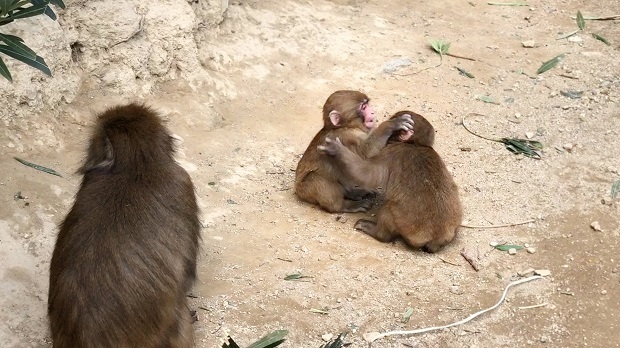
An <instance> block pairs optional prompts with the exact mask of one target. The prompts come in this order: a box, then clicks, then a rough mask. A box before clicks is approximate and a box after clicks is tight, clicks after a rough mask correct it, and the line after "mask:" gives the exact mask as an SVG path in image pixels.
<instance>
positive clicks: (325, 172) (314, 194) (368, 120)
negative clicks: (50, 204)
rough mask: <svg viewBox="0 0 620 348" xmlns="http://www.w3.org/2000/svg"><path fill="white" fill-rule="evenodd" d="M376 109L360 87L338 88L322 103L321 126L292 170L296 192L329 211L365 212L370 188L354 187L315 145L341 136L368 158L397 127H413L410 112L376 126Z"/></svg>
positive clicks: (401, 128) (380, 147)
mask: <svg viewBox="0 0 620 348" xmlns="http://www.w3.org/2000/svg"><path fill="white" fill-rule="evenodd" d="M375 125H376V119H375V112H374V110H373V109H372V107H371V105H370V99H369V98H368V96H367V95H366V94H364V93H362V92H359V91H352V90H339V91H336V92H334V93H332V94H331V95H330V96H329V97H328V98H327V100H326V101H325V104H324V105H323V128H322V129H321V130H320V131H319V132H318V133H317V134H316V135H315V136H314V138H313V139H312V141H311V142H310V145H308V147H307V149H306V151H305V152H304V154H303V156H302V157H301V159H300V160H299V163H298V164H297V168H296V170H295V184H294V185H295V194H296V195H297V197H298V198H299V199H300V200H302V201H305V202H307V203H311V204H315V205H318V206H319V207H321V208H322V209H323V210H325V211H327V212H329V213H341V212H364V211H367V210H368V209H369V208H370V206H371V202H370V201H369V200H367V199H364V198H365V197H367V196H368V194H369V193H370V191H367V190H362V189H360V188H356V187H355V185H353V183H352V182H351V180H350V179H349V178H347V177H346V176H345V175H343V173H342V171H341V170H339V167H338V166H337V165H335V164H334V160H333V159H331V158H329V157H326V156H321V155H320V154H319V153H318V151H317V146H318V145H320V144H322V143H323V142H324V141H325V139H326V138H328V137H329V138H336V137H338V138H340V140H341V141H342V143H343V144H344V146H346V147H347V148H349V149H350V150H351V151H353V152H355V153H356V154H358V155H359V156H361V157H362V158H364V159H366V158H371V157H373V156H374V155H375V154H377V153H378V152H379V151H380V150H381V149H382V148H383V147H385V145H386V143H387V140H388V138H389V137H390V136H391V135H392V134H393V133H394V132H396V131H399V130H403V131H408V130H411V129H412V128H413V123H412V121H411V117H410V116H409V115H401V116H399V117H397V118H394V119H391V120H390V121H386V122H383V123H381V124H380V125H379V126H378V127H375Z"/></svg>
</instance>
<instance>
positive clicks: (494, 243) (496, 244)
mask: <svg viewBox="0 0 620 348" xmlns="http://www.w3.org/2000/svg"><path fill="white" fill-rule="evenodd" d="M489 245H490V246H492V247H494V248H495V247H496V246H498V245H499V243H498V242H495V241H493V242H490V243H489Z"/></svg>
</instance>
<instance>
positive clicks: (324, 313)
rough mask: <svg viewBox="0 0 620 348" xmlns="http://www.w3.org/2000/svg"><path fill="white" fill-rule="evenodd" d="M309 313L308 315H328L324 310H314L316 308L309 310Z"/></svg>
mask: <svg viewBox="0 0 620 348" xmlns="http://www.w3.org/2000/svg"><path fill="white" fill-rule="evenodd" d="M309 312H310V313H318V314H323V315H327V314H329V312H328V311H327V310H325V309H316V308H310V310H309Z"/></svg>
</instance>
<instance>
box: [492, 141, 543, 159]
mask: <svg viewBox="0 0 620 348" xmlns="http://www.w3.org/2000/svg"><path fill="white" fill-rule="evenodd" d="M499 142H500V143H502V144H504V146H505V147H506V149H508V151H510V152H512V153H514V154H515V155H518V154H523V155H525V156H526V157H530V158H534V159H541V158H542V152H541V150H542V149H543V145H542V143H541V142H539V141H536V140H528V139H518V138H501V139H499Z"/></svg>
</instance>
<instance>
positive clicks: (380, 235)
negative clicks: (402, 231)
mask: <svg viewBox="0 0 620 348" xmlns="http://www.w3.org/2000/svg"><path fill="white" fill-rule="evenodd" d="M353 227H354V228H355V229H356V230H359V231H362V232H364V233H366V234H367V235H369V236H371V237H373V238H374V239H376V240H378V241H380V242H383V243H389V242H391V241H393V240H394V237H395V236H394V234H392V232H391V231H390V230H389V229H388V228H387V226H386V225H385V224H383V223H382V222H381V220H378V222H373V221H370V220H365V219H361V220H357V222H356V223H355V226H353Z"/></svg>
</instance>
